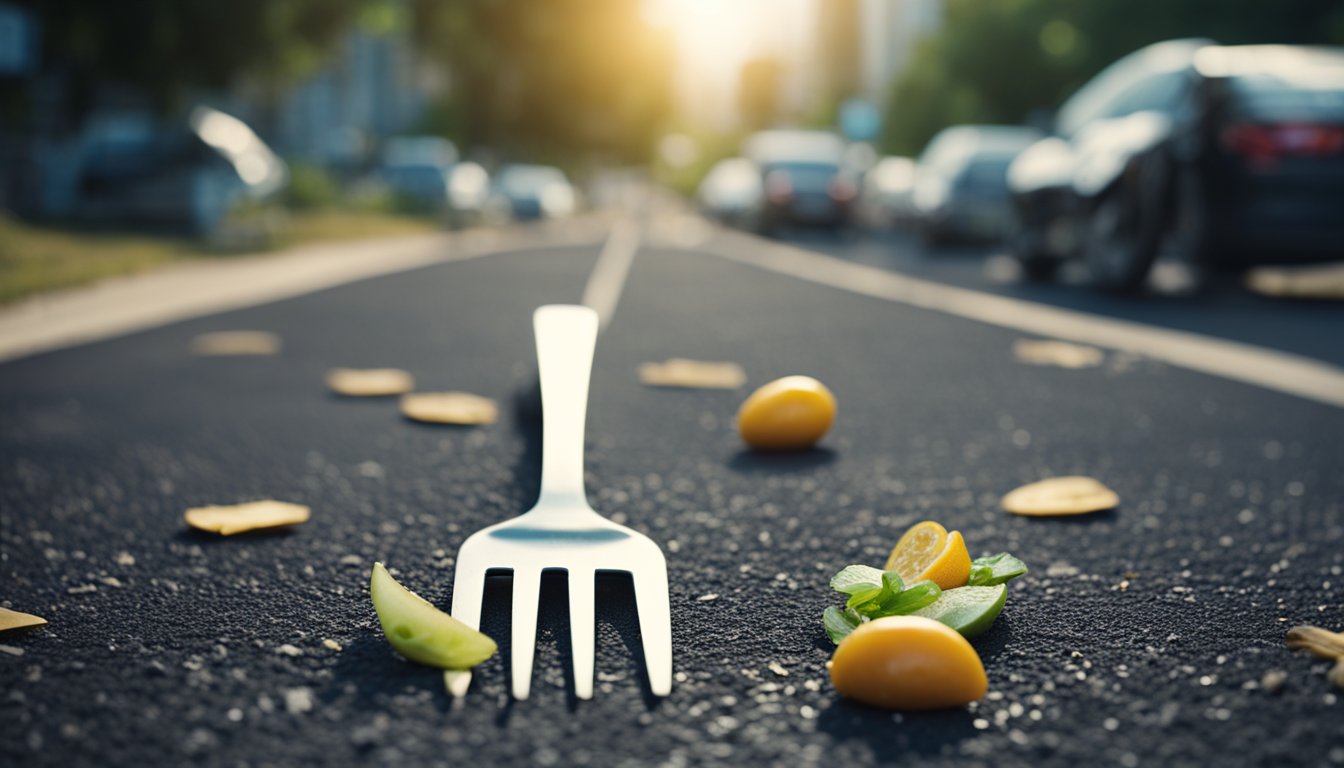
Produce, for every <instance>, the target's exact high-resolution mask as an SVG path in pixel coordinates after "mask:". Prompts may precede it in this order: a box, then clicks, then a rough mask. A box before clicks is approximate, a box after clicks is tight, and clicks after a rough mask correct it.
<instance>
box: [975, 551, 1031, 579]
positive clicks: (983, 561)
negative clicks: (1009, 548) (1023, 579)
mask: <svg viewBox="0 0 1344 768" xmlns="http://www.w3.org/2000/svg"><path fill="white" fill-rule="evenodd" d="M1026 572H1027V564H1026V563H1024V562H1022V561H1021V560H1018V559H1017V558H1016V557H1013V556H1012V555H1010V554H1008V553H1007V552H1000V553H999V554H997V555H988V556H986V557H978V558H976V559H975V560H972V561H971V575H970V578H968V579H967V580H966V585H967V586H971V587H992V586H995V585H996V584H1002V583H1004V582H1007V581H1012V580H1013V579H1016V578H1017V577H1018V576H1021V575H1022V574H1024V573H1026Z"/></svg>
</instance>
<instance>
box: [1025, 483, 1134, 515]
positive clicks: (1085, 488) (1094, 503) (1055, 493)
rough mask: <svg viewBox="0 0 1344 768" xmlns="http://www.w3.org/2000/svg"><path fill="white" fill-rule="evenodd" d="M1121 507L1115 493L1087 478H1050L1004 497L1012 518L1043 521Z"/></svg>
mask: <svg viewBox="0 0 1344 768" xmlns="http://www.w3.org/2000/svg"><path fill="white" fill-rule="evenodd" d="M1119 504H1120V497H1119V496H1118V495H1116V493H1115V491H1112V490H1111V489H1110V488H1107V487H1106V486H1104V485H1102V484H1101V483H1100V482H1098V481H1097V480H1094V479H1092V478H1090V477H1082V476H1077V475H1075V476H1070V477H1052V478H1049V479H1048V480H1041V481H1039V482H1035V483H1031V484H1029V485H1024V486H1022V487H1021V488H1018V489H1016V490H1014V491H1011V492H1009V493H1008V495H1007V496H1004V497H1003V508H1004V509H1005V510H1007V511H1009V512H1012V513H1013V514H1015V515H1030V516H1037V517H1046V516H1052V515H1083V514H1087V513H1088V512H1100V511H1102V510H1105V509H1112V508H1114V507H1116V506H1119Z"/></svg>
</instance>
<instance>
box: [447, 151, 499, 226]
mask: <svg viewBox="0 0 1344 768" xmlns="http://www.w3.org/2000/svg"><path fill="white" fill-rule="evenodd" d="M489 202H490V174H489V173H487V172H486V170H485V168H484V167H482V166H481V164H480V163H474V162H471V161H470V160H468V161H465V162H461V163H458V164H457V165H454V166H453V169H452V170H451V171H450V172H449V173H448V217H449V220H450V222H451V223H452V224H453V225H455V226H466V225H470V224H480V223H482V222H483V221H484V220H485V217H486V207H487V205H488V204H489Z"/></svg>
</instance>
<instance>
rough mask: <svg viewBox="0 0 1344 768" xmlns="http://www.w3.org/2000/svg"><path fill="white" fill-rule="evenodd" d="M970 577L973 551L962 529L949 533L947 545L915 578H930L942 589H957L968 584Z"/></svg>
mask: <svg viewBox="0 0 1344 768" xmlns="http://www.w3.org/2000/svg"><path fill="white" fill-rule="evenodd" d="M970 577H971V553H970V551H969V550H967V549H966V540H965V539H964V538H962V536H961V531H953V532H951V533H949V534H947V546H945V547H943V551H942V552H939V553H938V557H936V558H934V560H933V562H931V563H929V564H928V566H927V567H926V568H925V569H924V570H923V571H922V572H921V573H920V574H919V575H918V576H916V577H915V579H914V580H915V581H923V580H924V579H928V580H929V581H932V582H933V583H934V584H937V585H938V587H939V588H940V589H956V588H957V587H964V586H966V580H967V579H969V578H970ZM901 578H905V577H904V576H902V577H901Z"/></svg>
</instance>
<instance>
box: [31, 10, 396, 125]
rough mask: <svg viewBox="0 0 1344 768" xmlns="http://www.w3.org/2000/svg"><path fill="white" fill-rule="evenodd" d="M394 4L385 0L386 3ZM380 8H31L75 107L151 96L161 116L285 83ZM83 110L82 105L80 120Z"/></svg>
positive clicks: (49, 60) (48, 64)
mask: <svg viewBox="0 0 1344 768" xmlns="http://www.w3.org/2000/svg"><path fill="white" fill-rule="evenodd" d="M384 1H386V0H384ZM377 4H378V0H228V1H227V2H222V1H221V0H115V1H113V2H107V1H106V0H42V1H41V2H36V3H30V5H31V6H32V7H31V11H32V12H33V14H34V15H35V17H36V18H37V20H38V24H39V28H40V29H41V35H42V43H41V48H42V54H43V57H44V59H45V61H44V68H45V69H47V70H48V71H56V72H61V73H63V74H64V75H66V76H67V77H68V78H69V83H70V85H71V87H72V91H73V93H74V98H75V101H76V102H79V101H80V100H81V99H82V98H85V97H87V96H88V95H89V94H90V93H91V92H92V91H93V89H94V88H95V87H96V86H99V85H102V84H108V83H110V84H120V85H123V86H130V87H132V88H134V89H136V90H138V91H140V92H143V93H146V94H148V95H149V96H150V98H151V99H152V100H153V101H154V103H155V104H156V105H157V106H158V107H160V108H162V109H170V108H172V107H175V106H178V101H179V100H180V99H181V98H182V97H183V96H184V95H185V93H186V92H187V91H189V90H190V89H192V88H198V87H219V86H225V85H227V84H229V83H230V82H232V80H233V79H234V78H236V77H239V76H248V75H251V76H255V77H257V78H259V79H263V80H284V79H287V78H290V77H295V76H298V75H301V74H303V73H304V72H306V71H308V70H310V69H311V68H313V67H316V66H317V65H318V64H319V63H320V62H321V60H322V57H323V55H324V52H325V49H326V48H327V47H328V46H329V45H330V44H331V43H332V42H333V41H334V40H335V39H337V37H338V36H339V35H340V34H341V33H343V32H344V31H346V30H347V29H349V28H350V25H351V24H352V23H353V22H354V20H355V19H356V17H357V14H358V13H359V12H360V11H361V9H363V8H364V7H366V6H369V5H377ZM80 106H81V105H80V104H78V103H76V104H75V105H74V107H75V111H76V112H78V111H79V107H80Z"/></svg>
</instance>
